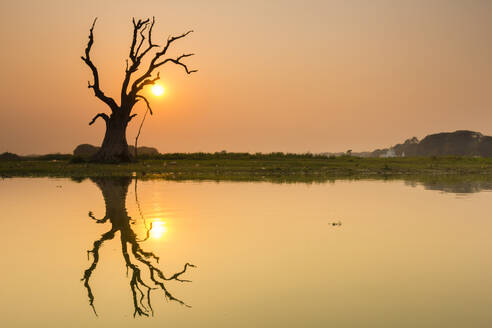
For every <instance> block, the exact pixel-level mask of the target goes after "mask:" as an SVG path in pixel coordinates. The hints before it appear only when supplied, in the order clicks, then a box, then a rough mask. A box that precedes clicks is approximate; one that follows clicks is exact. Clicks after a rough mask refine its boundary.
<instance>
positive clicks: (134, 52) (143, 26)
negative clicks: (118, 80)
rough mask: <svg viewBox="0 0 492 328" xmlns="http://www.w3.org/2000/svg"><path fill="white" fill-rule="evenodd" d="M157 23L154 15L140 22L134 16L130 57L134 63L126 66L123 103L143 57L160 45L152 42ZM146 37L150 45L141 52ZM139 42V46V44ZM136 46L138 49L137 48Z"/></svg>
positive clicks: (122, 88) (122, 91) (122, 93)
mask: <svg viewBox="0 0 492 328" xmlns="http://www.w3.org/2000/svg"><path fill="white" fill-rule="evenodd" d="M154 23H155V18H154V17H152V21H150V19H148V18H147V19H146V20H144V21H142V20H138V22H135V18H133V38H132V44H131V46H130V54H129V57H130V59H131V61H132V65H131V66H130V67H128V63H127V66H126V70H125V78H124V80H123V84H122V87H121V102H122V103H123V102H124V101H125V100H126V99H127V94H126V92H127V89H128V84H129V83H130V79H131V75H132V74H133V73H134V72H136V71H137V70H138V67H139V66H140V63H141V61H142V59H143V57H144V56H145V55H146V54H147V53H148V52H149V51H150V50H151V49H152V48H154V47H158V45H156V44H153V43H152V29H153V27H154ZM147 27H149V29H148V32H147V38H146V37H145V34H144V33H145V31H146V30H147ZM139 35H140V41H138V36H139ZM145 39H147V40H148V46H147V47H146V48H145V50H143V52H142V53H141V54H139V52H140V49H141V47H142V45H143V43H144V41H145ZM137 42H138V46H137ZM135 47H136V49H135Z"/></svg>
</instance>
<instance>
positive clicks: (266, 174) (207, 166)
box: [0, 153, 492, 182]
mask: <svg viewBox="0 0 492 328" xmlns="http://www.w3.org/2000/svg"><path fill="white" fill-rule="evenodd" d="M227 155H229V157H228V156H227ZM0 176H1V177H4V178H5V177H73V178H86V177H97V176H138V177H145V178H162V179H168V180H233V181H273V182H323V181H329V180H335V179H341V178H349V179H402V178H411V177H421V178H419V179H420V180H421V179H422V178H424V177H428V178H432V179H436V178H439V179H447V180H452V179H455V180H456V179H463V178H467V179H481V180H489V179H490V180H492V159H490V158H474V157H429V158H411V157H404V158H358V157H352V156H341V157H336V158H333V157H330V158H329V157H322V156H314V155H311V154H302V155H294V154H281V153H277V154H276V155H275V154H273V155H272V154H253V155H251V154H240V155H231V153H215V154H203V153H201V154H200V153H199V154H167V155H160V156H159V158H157V159H155V158H154V159H142V160H140V161H139V162H135V163H127V164H94V163H85V162H81V163H78V162H77V161H73V160H71V157H70V156H68V157H67V155H59V157H56V155H53V156H51V157H50V156H48V155H46V156H44V157H42V158H35V159H25V158H24V159H22V160H15V161H0Z"/></svg>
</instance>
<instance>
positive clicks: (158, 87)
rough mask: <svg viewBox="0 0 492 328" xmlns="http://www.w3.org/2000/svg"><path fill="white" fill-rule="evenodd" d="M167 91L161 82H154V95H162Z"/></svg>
mask: <svg viewBox="0 0 492 328" xmlns="http://www.w3.org/2000/svg"><path fill="white" fill-rule="evenodd" d="M165 91H166V90H165V89H164V87H163V86H162V85H160V84H154V85H153V86H152V93H153V94H154V96H162V95H163V94H164V92H165Z"/></svg>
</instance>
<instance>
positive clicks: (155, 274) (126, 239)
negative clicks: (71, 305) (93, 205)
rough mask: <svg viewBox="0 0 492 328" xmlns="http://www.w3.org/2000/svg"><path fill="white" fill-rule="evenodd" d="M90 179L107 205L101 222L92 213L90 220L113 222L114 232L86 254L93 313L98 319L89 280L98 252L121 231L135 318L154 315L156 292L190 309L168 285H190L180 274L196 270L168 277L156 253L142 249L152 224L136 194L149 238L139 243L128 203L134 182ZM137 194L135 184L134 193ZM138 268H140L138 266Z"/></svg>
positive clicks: (105, 234)
mask: <svg viewBox="0 0 492 328" xmlns="http://www.w3.org/2000/svg"><path fill="white" fill-rule="evenodd" d="M91 180H92V181H93V182H94V183H95V184H96V185H97V186H98V187H99V189H100V190H101V192H102V194H103V197H104V202H105V204H106V215H105V216H104V217H103V218H102V219H98V218H96V216H95V215H94V214H93V213H92V212H89V217H90V218H91V219H92V220H93V221H94V222H96V223H98V224H105V223H106V222H107V221H109V222H110V223H111V229H110V230H109V231H107V232H105V233H103V234H102V235H101V237H100V238H99V239H97V240H96V241H94V244H93V248H92V249H91V250H89V251H87V255H88V257H89V258H90V255H92V263H91V265H90V266H89V268H87V269H86V270H85V271H84V276H83V278H82V279H81V280H82V281H83V283H84V286H85V288H86V289H87V295H88V298H89V305H90V306H91V308H92V310H93V311H94V314H95V315H96V316H97V312H96V308H95V305H94V293H93V291H92V288H91V285H90V279H91V277H92V275H93V273H94V271H95V269H96V267H97V264H98V263H99V260H100V257H99V250H100V248H101V246H102V245H103V244H104V242H106V241H108V240H112V239H114V238H115V236H116V233H117V232H119V236H120V242H121V252H122V255H123V259H124V261H125V265H126V268H127V276H128V274H129V275H130V277H131V278H130V282H129V287H130V290H131V292H132V299H133V306H134V313H133V316H134V317H135V316H136V315H139V316H149V315H153V314H154V310H153V309H152V304H151V293H152V291H154V290H160V291H161V292H163V294H164V296H165V297H166V298H167V299H168V300H171V301H174V302H178V303H180V304H182V305H184V306H187V307H190V306H189V305H187V304H186V303H184V302H183V301H182V300H180V299H179V298H177V297H175V296H174V295H173V294H171V292H169V290H168V289H167V287H166V286H167V283H168V282H169V281H178V282H190V281H189V280H186V279H182V278H181V275H183V274H184V273H185V272H186V271H187V269H188V268H189V267H194V265H193V264H190V263H186V264H185V265H184V267H183V269H182V270H181V271H179V272H176V273H174V274H172V275H170V276H168V277H166V276H165V275H164V273H163V272H162V271H161V270H160V269H159V268H158V267H157V266H156V263H157V264H158V263H159V257H158V256H156V255H155V254H154V253H153V252H150V251H145V250H143V249H142V247H141V246H140V243H142V242H144V241H146V240H147V239H148V238H149V236H150V234H151V231H152V228H153V226H152V223H151V224H150V226H149V227H147V224H146V222H145V219H144V217H143V215H142V211H141V209H140V203H139V202H138V197H137V194H135V195H136V201H137V205H138V209H139V212H140V215H141V217H142V219H143V220H144V226H145V227H146V237H145V238H144V239H142V240H139V239H138V238H137V235H136V233H135V232H134V231H133V229H132V228H131V224H132V223H134V222H133V220H132V218H131V217H130V216H128V213H127V210H126V204H125V202H126V195H127V193H128V187H129V185H130V183H131V181H132V179H131V178H91ZM135 181H136V180H135ZM136 191H137V190H136V182H135V192H136ZM139 265H140V266H141V267H139Z"/></svg>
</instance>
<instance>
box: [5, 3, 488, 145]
mask: <svg viewBox="0 0 492 328" xmlns="http://www.w3.org/2000/svg"><path fill="white" fill-rule="evenodd" d="M96 16H97V17H98V22H97V25H96V28H95V44H94V46H93V52H92V58H93V60H94V62H95V64H96V66H97V67H98V69H99V71H100V75H101V84H102V89H103V90H104V91H105V92H106V94H108V95H111V96H114V97H115V98H119V97H118V96H117V95H118V89H119V88H120V86H121V81H122V79H123V75H124V63H125V56H127V54H128V47H129V43H130V39H131V31H132V24H131V17H133V16H135V17H137V18H138V17H148V16H155V17H156V25H155V27H154V34H153V41H154V42H155V43H160V44H162V43H163V42H164V41H165V40H166V38H167V37H168V35H169V34H179V33H182V32H184V31H187V30H188V29H193V30H195V33H193V34H191V35H189V36H188V37H187V38H186V39H183V40H180V41H178V42H176V43H175V44H174V46H175V47H174V51H173V52H172V54H173V55H176V54H181V53H183V52H194V53H196V56H195V57H191V58H189V59H188V60H187V63H189V65H190V67H191V68H197V69H199V72H198V73H195V74H193V75H189V76H188V75H186V74H185V73H184V71H183V70H182V69H180V68H178V67H173V66H164V67H163V69H162V70H161V77H162V84H163V85H164V87H165V88H166V95H165V96H164V97H162V98H156V97H153V96H150V97H151V98H152V100H151V101H152V104H153V108H154V110H155V115H154V116H152V117H150V119H149V120H148V121H146V122H145V125H144V129H143V133H142V135H141V137H140V139H139V144H141V145H148V146H154V147H157V148H158V149H159V150H160V151H161V152H168V151H172V152H175V151H181V152H194V151H220V150H223V149H225V150H228V151H249V152H256V151H262V152H270V151H291V152H306V151H311V152H321V151H345V150H347V149H353V150H354V151H360V150H369V149H374V148H378V147H387V146H390V145H392V144H395V143H397V142H401V141H403V140H405V139H406V138H408V137H412V136H417V137H419V138H420V137H423V136H425V135H427V134H429V133H434V132H440V131H454V130H457V129H470V130H476V131H481V132H483V133H485V134H492V1H488V0H468V1H465V0H463V1H458V0H456V1H453V0H442V1H437V0H435V1H433V0H422V1H418V0H414V1H410V0H408V1H394V0H387V1H383V0H380V1H379V0H371V1H369V0H359V1H355V0H352V1H351V0H339V1H329V0H326V1H265V0H263V1H252V0H250V1H211V0H209V1H181V0H180V1H163V0H159V1H153V0H152V1H151V0H147V1H102V0H99V1H88V0H85V1H68V0H60V1H55V0H46V1H41V0H40V1H34V0H32V1H21V0H18V1H2V2H1V4H0V18H1V19H0V29H1V31H0V37H1V38H0V40H1V44H2V47H1V51H0V59H1V60H0V71H1V78H0V95H1V99H2V101H1V104H0V152H4V151H10V152H15V153H21V154H29V153H47V152H71V151H72V150H73V149H74V147H75V146H76V145H77V144H80V143H91V144H97V145H99V144H100V143H101V141H102V138H103V135H104V124H103V122H102V121H99V122H97V123H96V124H95V125H93V126H89V125H88V122H89V121H90V120H91V119H92V117H93V116H94V115H95V114H96V113H98V112H101V111H105V110H106V107H105V105H104V104H103V103H102V102H100V101H99V100H98V99H96V98H95V97H94V96H93V94H92V90H90V89H88V88H87V81H88V80H92V76H91V73H90V70H89V69H88V67H87V66H85V64H84V63H83V62H82V61H81V59H80V56H81V55H82V53H83V50H84V48H85V46H86V44H87V37H88V29H89V27H90V24H91V22H92V20H93V19H94V17H96ZM136 110H137V112H138V113H143V110H144V107H143V105H141V104H140V105H138V106H137V107H136ZM141 117H142V115H139V116H138V117H137V119H136V120H134V121H132V122H131V124H130V127H129V130H128V141H129V143H133V142H134V137H135V133H136V129H137V126H138V124H139V122H140V119H141Z"/></svg>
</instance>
